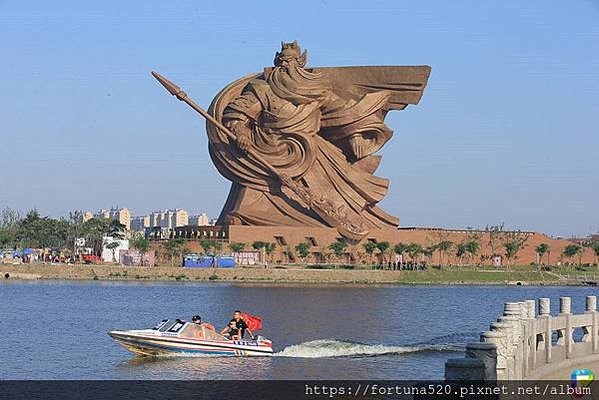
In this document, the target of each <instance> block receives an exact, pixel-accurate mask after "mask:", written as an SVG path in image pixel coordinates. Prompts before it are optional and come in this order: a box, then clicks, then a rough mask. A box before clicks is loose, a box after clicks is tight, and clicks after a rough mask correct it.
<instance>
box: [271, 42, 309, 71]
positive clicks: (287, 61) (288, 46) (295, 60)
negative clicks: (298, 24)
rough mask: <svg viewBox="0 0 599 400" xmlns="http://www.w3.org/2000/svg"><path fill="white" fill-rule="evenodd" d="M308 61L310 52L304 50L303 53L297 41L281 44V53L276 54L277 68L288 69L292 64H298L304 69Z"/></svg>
mask: <svg viewBox="0 0 599 400" xmlns="http://www.w3.org/2000/svg"><path fill="white" fill-rule="evenodd" d="M307 61H308V52H307V51H306V50H304V52H303V53H302V51H301V48H300V46H299V44H298V43H297V40H296V41H294V42H293V43H284V42H281V51H277V53H276V54H275V61H274V62H275V66H276V67H282V68H287V67H288V66H289V65H291V64H296V65H297V66H298V67H300V68H303V67H304V66H305V65H306V62H307Z"/></svg>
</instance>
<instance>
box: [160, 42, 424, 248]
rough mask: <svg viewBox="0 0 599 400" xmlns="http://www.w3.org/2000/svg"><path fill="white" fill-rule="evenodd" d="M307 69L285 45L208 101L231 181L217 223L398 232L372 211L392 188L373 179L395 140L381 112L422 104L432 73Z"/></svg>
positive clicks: (219, 162)
mask: <svg viewBox="0 0 599 400" xmlns="http://www.w3.org/2000/svg"><path fill="white" fill-rule="evenodd" d="M306 63H307V52H306V51H303V52H302V51H301V49H300V46H299V45H298V43H297V42H293V43H282V44H281V50H280V51H279V52H277V53H276V55H275V59H274V67H271V68H265V69H264V71H263V72H262V73H256V74H252V75H248V76H246V77H244V78H241V79H239V80H237V81H235V82H233V83H231V84H230V85H228V86H227V87H225V88H224V89H223V90H222V91H221V92H220V93H219V94H218V95H217V96H216V97H215V99H214V100H213V102H212V104H211V106H210V108H209V110H208V113H209V114H210V115H209V116H207V117H213V118H210V119H209V120H208V121H207V132H208V138H209V143H210V144H209V151H210V155H211V157H212V160H213V161H214V164H215V165H216V167H217V169H218V171H219V172H220V173H221V174H222V175H223V176H225V177H226V178H227V179H229V180H230V181H231V182H232V186H231V189H230V192H229V196H228V198H227V201H226V203H225V206H224V208H223V210H222V212H221V214H220V217H219V219H218V224H219V225H239V224H241V225H254V226H299V227H330V226H332V227H336V228H339V226H335V225H344V226H346V227H350V228H349V231H352V232H353V234H351V233H348V234H344V232H348V231H347V229H340V230H339V232H341V233H342V234H343V235H344V236H348V237H350V238H352V239H360V238H361V237H363V236H365V235H366V233H367V232H368V231H370V230H373V229H384V228H396V227H397V225H398V224H399V220H398V219H397V218H396V217H394V216H392V215H389V214H387V213H386V212H384V211H383V210H381V209H380V208H379V207H378V206H377V203H378V202H380V201H381V200H382V199H383V197H384V196H385V194H386V193H387V189H388V186H389V182H388V180H387V179H384V178H381V177H378V176H376V175H375V171H376V170H377V168H378V166H379V163H380V161H381V156H379V155H376V152H377V151H378V150H379V149H381V147H383V145H384V144H385V143H386V142H387V141H388V140H389V139H391V136H392V135H393V132H392V131H391V129H389V127H387V126H386V125H385V122H384V119H385V116H386V114H387V112H388V111H390V110H403V109H404V108H405V107H406V106H407V105H408V104H417V103H418V101H419V100H420V98H421V96H422V92H423V90H424V88H425V86H426V83H427V80H428V76H429V74H430V67H428V66H376V67H332V68H308V67H307V66H306ZM163 84H164V83H163ZM169 90H170V89H169ZM171 93H173V94H176V93H175V92H173V91H172V90H171ZM181 93H183V94H184V92H181ZM185 96H186V95H185ZM177 97H179V99H180V100H183V98H181V97H180V96H179V95H178V96H177ZM194 108H196V107H194ZM202 111H203V110H202ZM213 119H215V120H216V121H214V122H211V120H213ZM323 210H324V211H323ZM332 214H334V217H333V218H331V215H332ZM352 236H353V237H352Z"/></svg>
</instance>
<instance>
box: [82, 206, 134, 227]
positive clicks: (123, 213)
mask: <svg viewBox="0 0 599 400" xmlns="http://www.w3.org/2000/svg"><path fill="white" fill-rule="evenodd" d="M90 214H91V213H90V212H85V213H83V220H84V221H86V218H87V220H89V219H91V217H90ZM93 216H94V217H96V218H104V219H112V220H116V221H119V222H120V223H121V224H123V225H124V226H125V229H126V230H130V229H131V212H130V211H129V209H127V208H111V209H110V210H105V209H102V210H100V211H98V212H97V213H95V214H94V215H93Z"/></svg>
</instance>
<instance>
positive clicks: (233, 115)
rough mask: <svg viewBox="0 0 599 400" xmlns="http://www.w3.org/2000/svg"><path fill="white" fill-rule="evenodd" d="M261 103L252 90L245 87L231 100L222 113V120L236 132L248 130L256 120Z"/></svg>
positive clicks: (240, 132)
mask: <svg viewBox="0 0 599 400" xmlns="http://www.w3.org/2000/svg"><path fill="white" fill-rule="evenodd" d="M261 111H262V104H261V103H260V100H259V99H258V97H257V96H256V94H255V93H254V91H252V90H250V89H248V88H246V89H245V90H244V91H243V92H242V93H241V95H240V96H239V97H237V98H236V99H235V100H233V101H232V102H231V103H229V105H227V108H225V111H224V113H223V122H224V124H225V125H226V126H227V128H229V129H231V130H233V131H234V132H235V133H236V134H243V133H244V132H249V131H250V130H251V129H252V126H253V125H254V124H255V123H256V122H257V121H258V116H259V115H260V112H261Z"/></svg>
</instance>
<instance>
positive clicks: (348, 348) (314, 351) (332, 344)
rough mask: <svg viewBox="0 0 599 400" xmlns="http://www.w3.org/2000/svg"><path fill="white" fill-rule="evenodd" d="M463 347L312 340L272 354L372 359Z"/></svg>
mask: <svg viewBox="0 0 599 400" xmlns="http://www.w3.org/2000/svg"><path fill="white" fill-rule="evenodd" d="M462 350H463V347H462V346H459V345H453V344H419V345H413V346H386V345H382V344H374V345H373V344H363V343H354V342H341V341H338V340H332V339H321V340H313V341H310V342H305V343H300V344H296V345H292V346H289V347H286V348H284V349H283V350H281V351H279V352H277V353H274V354H273V356H275V357H297V358H329V357H360V356H361V357H374V356H382V355H392V354H407V353H418V352H433V351H439V352H454V351H462Z"/></svg>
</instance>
